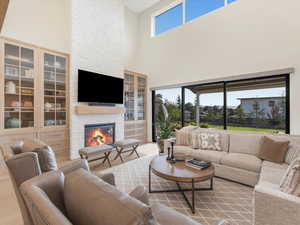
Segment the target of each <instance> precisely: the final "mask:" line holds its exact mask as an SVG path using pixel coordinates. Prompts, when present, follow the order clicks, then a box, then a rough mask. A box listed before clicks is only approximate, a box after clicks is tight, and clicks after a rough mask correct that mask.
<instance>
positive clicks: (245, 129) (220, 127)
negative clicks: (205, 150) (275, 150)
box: [208, 124, 285, 133]
mask: <svg viewBox="0 0 300 225" xmlns="http://www.w3.org/2000/svg"><path fill="white" fill-rule="evenodd" d="M208 126H209V128H216V129H223V126H219V125H211V124H209V125H208ZM227 130H237V131H253V132H265V133H274V132H282V133H285V130H276V129H264V128H255V127H233V126H228V127H227Z"/></svg>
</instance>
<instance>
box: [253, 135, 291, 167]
mask: <svg viewBox="0 0 300 225" xmlns="http://www.w3.org/2000/svg"><path fill="white" fill-rule="evenodd" d="M289 143H290V142H289V141H276V140H274V139H272V138H270V137H267V136H264V137H263V138H262V144H261V148H260V152H259V155H258V156H259V158H261V159H264V160H268V161H271V162H275V163H283V162H284V159H285V155H286V153H287V151H288V149H289Z"/></svg>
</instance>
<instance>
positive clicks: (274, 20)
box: [137, 0, 300, 134]
mask: <svg viewBox="0 0 300 225" xmlns="http://www.w3.org/2000/svg"><path fill="white" fill-rule="evenodd" d="M170 2H172V0H162V1H161V2H160V3H159V4H157V5H155V6H154V7H152V8H150V9H149V10H147V11H145V12H144V13H143V14H142V15H141V19H140V38H141V40H140V45H139V47H138V48H139V55H138V57H137V59H138V60H139V62H138V68H137V69H138V70H139V71H141V72H143V73H146V74H149V84H150V87H156V86H161V85H171V84H176V83H184V82H192V81H200V80H207V79H213V78H221V77H227V76H234V75H241V74H247V73H252V72H260V71H269V70H276V69H282V68H288V67H294V68H295V71H296V72H295V74H292V75H291V132H292V133H293V134H300V117H299V115H300V105H299V104H297V102H298V101H297V97H298V96H299V95H300V90H299V88H298V87H297V86H298V85H299V84H300V72H299V70H300V60H299V59H300V42H299V40H300V22H299V9H300V2H299V1H296V0H292V1H288V3H287V2H286V1H282V0H264V1H261V0H251V1H249V0H237V2H235V3H232V4H230V5H228V6H226V7H224V8H221V9H219V10H216V11H214V12H212V13H210V14H207V15H204V16H202V17H199V18H197V19H195V20H193V21H191V22H190V23H187V24H185V25H183V26H181V27H178V28H175V29H173V30H170V31H168V32H166V33H163V34H161V35H159V36H156V37H153V38H151V37H150V34H151V29H150V28H151V19H150V16H151V14H152V13H153V12H155V11H156V10H157V9H160V8H162V7H163V6H165V5H167V4H169V3H170ZM149 102H151V101H150V99H149ZM148 115H151V113H150V111H149V113H148ZM149 125H150V124H149ZM149 127H150V128H151V126H149ZM150 133H151V132H150Z"/></svg>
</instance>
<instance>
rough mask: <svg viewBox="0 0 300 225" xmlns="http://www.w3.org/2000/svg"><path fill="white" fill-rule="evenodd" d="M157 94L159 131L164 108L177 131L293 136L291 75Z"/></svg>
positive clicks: (164, 91)
mask: <svg viewBox="0 0 300 225" xmlns="http://www.w3.org/2000/svg"><path fill="white" fill-rule="evenodd" d="M154 93H155V104H154V105H153V110H154V112H155V115H154V118H153V119H154V121H153V122H154V124H153V125H154V126H155V127H156V128H157V125H158V122H159V117H160V116H161V115H162V114H161V112H162V108H161V105H162V104H164V105H165V107H164V109H165V111H166V112H167V114H168V115H170V118H171V121H172V128H173V129H175V128H180V127H181V126H182V125H183V126H187V125H195V126H200V127H203V128H215V129H227V130H235V131H249V132H267V133H289V129H290V124H289V74H286V75H276V76H269V77H261V78H251V79H245V80H233V81H223V82H218V83H208V84H198V85H192V86H185V87H182V88H176V89H168V90H156V91H154ZM181 93H182V94H181ZM158 102H160V104H158ZM153 134H154V133H153ZM154 135H156V134H154Z"/></svg>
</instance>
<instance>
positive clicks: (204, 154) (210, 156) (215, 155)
mask: <svg viewBox="0 0 300 225" xmlns="http://www.w3.org/2000/svg"><path fill="white" fill-rule="evenodd" d="M227 154H228V153H226V152H220V151H211V150H200V149H199V150H193V152H191V155H193V157H194V158H195V159H198V160H204V161H207V162H213V163H220V161H221V158H222V157H224V156H225V155H227Z"/></svg>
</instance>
